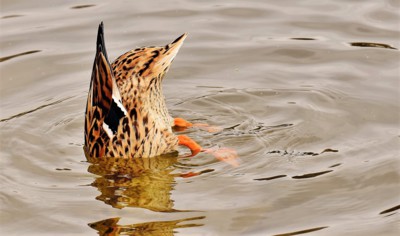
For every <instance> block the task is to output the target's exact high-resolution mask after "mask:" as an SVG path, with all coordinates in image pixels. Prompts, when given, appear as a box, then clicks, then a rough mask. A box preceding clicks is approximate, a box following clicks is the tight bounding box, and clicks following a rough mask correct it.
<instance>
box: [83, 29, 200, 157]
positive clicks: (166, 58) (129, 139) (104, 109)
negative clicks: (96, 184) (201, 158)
mask: <svg viewBox="0 0 400 236" xmlns="http://www.w3.org/2000/svg"><path fill="white" fill-rule="evenodd" d="M186 36H187V34H183V35H181V36H180V37H178V38H177V39H176V40H174V41H173V42H172V43H170V44H167V45H166V46H163V47H142V48H137V49H134V50H131V51H129V52H127V53H125V54H123V55H121V56H119V57H118V58H117V59H116V60H115V61H114V62H113V63H112V64H110V62H109V60H108V57H107V51H106V47H105V43H104V26H103V23H101V24H100V25H99V28H98V33H97V50H96V56H95V60H94V64H93V70H92V77H91V82H90V88H89V93H88V97H87V104H86V116H85V152H86V153H87V155H89V156H91V157H103V156H107V157H125V158H134V157H154V156H159V155H162V154H167V153H171V152H173V151H175V150H176V148H177V146H178V145H184V146H187V147H188V148H189V149H190V150H191V155H192V156H193V155H196V154H197V153H198V152H200V151H201V147H200V146H199V145H198V144H197V143H196V142H195V141H193V140H192V139H190V138H189V137H187V136H185V135H175V134H174V133H173V132H172V128H171V127H172V126H179V127H190V126H192V124H191V123H190V122H188V121H186V120H184V119H182V118H175V119H173V118H172V117H171V116H170V114H169V113H168V110H167V107H166V104H165V98H164V95H163V92H162V87H161V82H162V80H163V78H164V76H165V74H166V73H167V72H168V69H169V68H170V66H171V63H172V61H173V60H174V58H175V56H176V54H177V53H178V51H179V49H180V48H181V46H182V44H183V41H184V40H185V38H186Z"/></svg>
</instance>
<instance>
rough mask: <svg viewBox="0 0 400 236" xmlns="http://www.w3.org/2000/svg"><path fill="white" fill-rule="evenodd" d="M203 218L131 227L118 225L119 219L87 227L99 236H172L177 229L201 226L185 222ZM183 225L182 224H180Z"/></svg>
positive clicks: (140, 224) (141, 224)
mask: <svg viewBox="0 0 400 236" xmlns="http://www.w3.org/2000/svg"><path fill="white" fill-rule="evenodd" d="M204 218H205V217H204V216H201V217H193V218H186V219H181V220H173V221H156V222H147V223H139V224H131V225H119V224H118V221H119V220H120V218H111V219H106V220H102V221H98V222H94V223H90V224H89V226H90V227H91V228H93V229H95V230H97V231H98V233H99V235H101V236H106V235H107V236H114V235H115V236H116V235H142V236H151V235H154V236H168V235H174V233H175V232H176V229H178V228H189V227H197V226H202V224H195V223H186V222H187V221H192V220H200V219H204ZM180 223H183V224H180Z"/></svg>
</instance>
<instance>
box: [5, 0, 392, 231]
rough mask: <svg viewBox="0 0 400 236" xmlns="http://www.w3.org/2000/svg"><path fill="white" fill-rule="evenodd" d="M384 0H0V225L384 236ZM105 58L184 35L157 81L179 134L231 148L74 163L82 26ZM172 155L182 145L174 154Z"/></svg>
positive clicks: (387, 30)
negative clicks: (181, 123)
mask: <svg viewBox="0 0 400 236" xmlns="http://www.w3.org/2000/svg"><path fill="white" fill-rule="evenodd" d="M399 8H400V5H399V2H398V1H394V0H384V1H379V2H378V1H374V0H369V1H363V2H362V3H361V2H358V1H350V2H349V1H324V2H321V1H297V2H293V1H286V0H281V1H274V2H268V3H266V2H265V1H261V0H251V1H194V0H189V1H183V0H174V1H169V2H168V4H166V3H165V2H164V1H135V2H133V1H81V0H78V1H57V2H55V1H50V0H44V1H40V2H37V1H27V0H12V1H11V0H2V1H1V15H0V26H1V28H0V31H1V37H0V42H1V44H0V52H1V55H0V72H1V86H0V102H1V110H0V120H1V122H0V127H1V128H0V129H1V159H0V160H1V163H0V173H1V175H0V178H1V181H0V182H1V187H2V190H1V215H0V217H1V227H0V232H1V233H2V234H4V235H24V234H30V235H97V234H100V235H118V234H128V235H129V234H131V235H134V234H135V233H138V232H140V233H142V234H143V235H298V234H304V235H307V234H309V235H397V234H398V233H399V231H400V230H399V226H398V222H399V205H400V201H399V199H400V190H399V189H400V188H399V180H400V177H399V169H400V167H399V165H400V163H399V154H400V153H399V141H400V134H399V123H400V114H399V101H400V95H399V78H400V69H399V68H400V64H399V63H400V54H399V50H398V48H399V47H400V44H399V42H400V41H399V39H400V31H399V28H400V18H399V12H400V11H399ZM100 21H104V23H105V30H106V44H107V49H108V55H109V57H110V58H111V59H113V58H116V57H117V56H118V55H120V54H122V53H124V52H126V51H128V50H130V49H132V48H135V47H138V46H149V45H164V44H166V43H168V42H170V41H172V40H173V39H175V38H176V37H177V36H179V35H181V34H182V33H184V32H188V33H189V37H188V38H187V40H186V41H185V44H184V46H183V47H182V49H181V51H180V52H179V54H178V56H177V57H176V59H175V61H174V63H173V66H172V68H171V70H170V72H169V74H168V76H167V78H165V81H164V93H165V96H166V98H167V104H168V107H169V109H170V112H171V113H172V115H173V116H179V117H184V118H186V119H188V120H190V121H193V122H201V123H209V124H211V125H215V126H220V127H222V128H223V130H222V131H220V132H216V133H209V132H206V131H203V130H201V129H191V130H186V131H182V133H184V134H187V135H189V136H190V137H192V138H193V139H195V140H196V141H198V142H199V143H200V144H201V145H202V146H204V147H229V148H234V149H235V150H237V152H238V154H239V156H240V158H239V161H240V166H239V167H236V168H235V167H233V166H230V165H228V164H226V163H224V162H219V161H218V160H215V159H214V158H213V157H212V156H211V155H207V154H201V155H199V156H198V157H196V158H192V159H184V158H178V157H177V156H176V155H172V156H168V157H163V158H154V159H150V160H149V159H140V160H131V161H125V162H122V163H119V164H115V163H92V164H90V163H88V162H87V160H86V157H85V155H84V153H83V149H82V144H83V121H84V109H85V104H86V95H87V91H88V87H89V81H90V74H91V66H92V63H93V59H94V50H95V39H96V32H97V26H98V24H99V23H100ZM180 151H181V152H184V151H185V150H184V149H181V150H180Z"/></svg>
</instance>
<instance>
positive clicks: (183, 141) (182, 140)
mask: <svg viewBox="0 0 400 236" xmlns="http://www.w3.org/2000/svg"><path fill="white" fill-rule="evenodd" d="M178 144H179V145H183V146H186V147H188V148H189V149H190V151H191V152H192V155H190V156H191V157H192V156H195V155H197V154H198V153H199V152H200V151H201V146H200V145H199V144H197V143H196V142H195V141H194V140H193V139H191V138H189V137H188V136H186V135H178Z"/></svg>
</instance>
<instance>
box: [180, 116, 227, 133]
mask: <svg viewBox="0 0 400 236" xmlns="http://www.w3.org/2000/svg"><path fill="white" fill-rule="evenodd" d="M174 126H175V127H177V128H179V129H180V130H181V131H182V130H185V129H187V128H190V127H198V128H200V129H202V130H205V131H207V132H210V133H215V132H219V131H222V128H221V127H217V126H210V125H208V124H202V123H194V124H193V123H191V122H189V121H187V120H185V119H183V118H179V117H177V118H175V119H174Z"/></svg>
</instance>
